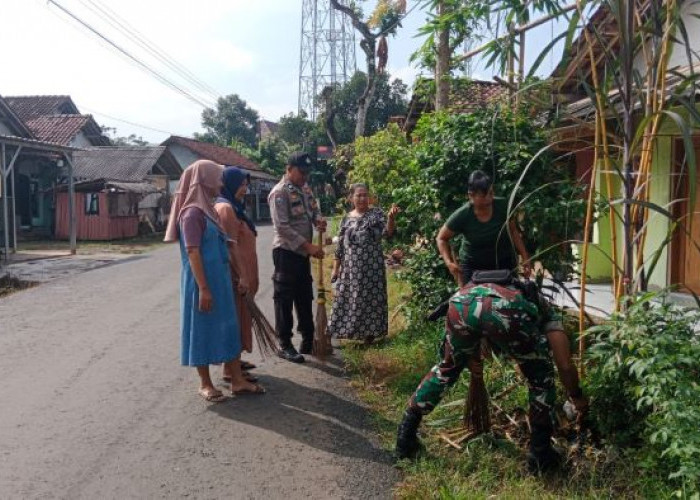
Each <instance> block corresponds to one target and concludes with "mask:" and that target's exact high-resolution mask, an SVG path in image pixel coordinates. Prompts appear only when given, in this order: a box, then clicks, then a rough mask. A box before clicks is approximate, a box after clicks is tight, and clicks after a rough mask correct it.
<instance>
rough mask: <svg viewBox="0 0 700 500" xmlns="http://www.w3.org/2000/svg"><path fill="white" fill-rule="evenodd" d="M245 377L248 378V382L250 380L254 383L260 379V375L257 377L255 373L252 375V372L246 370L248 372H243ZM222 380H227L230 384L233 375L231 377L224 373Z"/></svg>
mask: <svg viewBox="0 0 700 500" xmlns="http://www.w3.org/2000/svg"><path fill="white" fill-rule="evenodd" d="M243 378H244V379H246V381H248V382H250V383H253V384H254V383H255V382H257V381H258V380H260V379H259V378H258V377H256V376H255V375H251V374H250V373H247V372H246V373H243ZM221 380H223V381H224V382H226V383H227V384H230V383H231V377H229V376H228V375H224V376H223V377H221Z"/></svg>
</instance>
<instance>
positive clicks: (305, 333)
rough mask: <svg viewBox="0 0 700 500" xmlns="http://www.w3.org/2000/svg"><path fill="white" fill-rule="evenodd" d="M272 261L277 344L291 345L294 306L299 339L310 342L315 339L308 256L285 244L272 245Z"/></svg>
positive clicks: (311, 279)
mask: <svg viewBox="0 0 700 500" xmlns="http://www.w3.org/2000/svg"><path fill="white" fill-rule="evenodd" d="M272 261H273V262H274V265H275V273H274V274H273V275H272V281H273V283H274V295H273V299H274V302H275V330H276V331H277V336H278V337H279V342H280V347H281V348H283V349H284V348H285V347H289V346H290V345H292V330H293V328H294V316H293V310H294V309H296V311H297V321H298V325H297V330H298V331H299V333H300V334H301V338H302V342H303V343H305V344H311V343H312V342H313V339H314V318H313V307H312V304H313V301H314V291H313V278H312V277H311V260H310V259H309V257H304V256H303V255H299V254H297V253H294V252H292V251H290V250H285V249H284V248H274V249H273V250H272Z"/></svg>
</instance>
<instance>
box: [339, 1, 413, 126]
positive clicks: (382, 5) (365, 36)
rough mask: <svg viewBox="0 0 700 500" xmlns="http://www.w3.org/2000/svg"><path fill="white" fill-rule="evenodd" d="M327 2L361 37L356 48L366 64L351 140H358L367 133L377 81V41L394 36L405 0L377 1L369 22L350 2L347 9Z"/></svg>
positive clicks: (357, 7) (345, 6)
mask: <svg viewBox="0 0 700 500" xmlns="http://www.w3.org/2000/svg"><path fill="white" fill-rule="evenodd" d="M330 1H331V5H332V6H333V8H334V9H335V10H338V11H340V12H342V13H343V14H345V15H346V16H348V17H349V18H350V19H351V20H352V25H353V27H354V28H355V29H356V30H357V32H358V33H359V34H360V36H361V37H362V40H360V48H361V49H362V52H364V53H365V61H366V62H367V73H366V74H367V80H366V82H365V87H364V89H363V91H362V93H361V94H360V96H359V97H358V99H357V108H356V109H357V118H356V120H355V138H357V137H362V136H363V135H365V133H366V132H367V130H366V128H365V123H366V121H367V112H368V110H369V107H370V104H371V102H372V96H373V95H374V91H375V86H376V80H377V73H378V72H377V54H376V52H377V41H378V40H379V39H380V38H382V37H385V36H386V35H389V34H394V33H396V30H397V28H398V27H399V26H400V25H401V24H400V21H401V15H402V14H404V13H405V11H406V2H405V0H400V1H391V0H379V1H378V2H377V5H376V8H375V9H374V11H373V13H372V15H371V16H370V17H369V19H367V20H363V13H362V10H361V9H360V7H359V6H358V5H357V4H355V3H354V2H353V3H352V4H351V5H349V6H348V5H343V4H341V3H340V1H339V0H330ZM373 29H374V31H373ZM384 64H386V61H384Z"/></svg>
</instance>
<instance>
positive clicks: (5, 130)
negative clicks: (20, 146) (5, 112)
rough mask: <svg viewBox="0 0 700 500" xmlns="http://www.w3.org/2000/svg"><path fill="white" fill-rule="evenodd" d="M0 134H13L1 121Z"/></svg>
mask: <svg viewBox="0 0 700 500" xmlns="http://www.w3.org/2000/svg"><path fill="white" fill-rule="evenodd" d="M0 135H15V133H14V132H12V131H11V130H10V129H9V128H8V127H7V126H5V124H4V123H3V122H0Z"/></svg>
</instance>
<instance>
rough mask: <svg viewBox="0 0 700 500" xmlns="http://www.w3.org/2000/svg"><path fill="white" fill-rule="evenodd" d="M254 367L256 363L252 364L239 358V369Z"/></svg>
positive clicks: (251, 368)
mask: <svg viewBox="0 0 700 500" xmlns="http://www.w3.org/2000/svg"><path fill="white" fill-rule="evenodd" d="M255 368H257V365H254V364H253V363H251V362H250V361H243V360H241V370H253V369H255Z"/></svg>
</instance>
